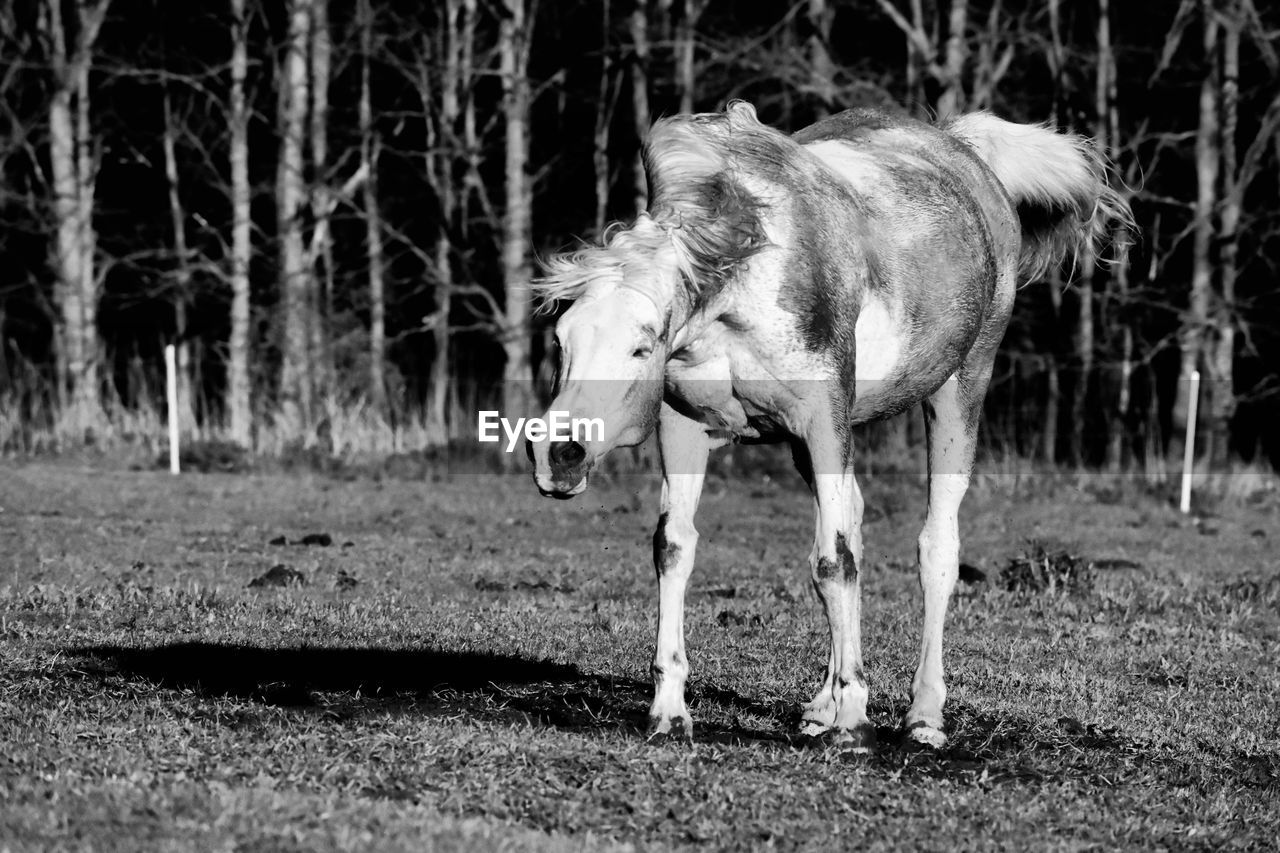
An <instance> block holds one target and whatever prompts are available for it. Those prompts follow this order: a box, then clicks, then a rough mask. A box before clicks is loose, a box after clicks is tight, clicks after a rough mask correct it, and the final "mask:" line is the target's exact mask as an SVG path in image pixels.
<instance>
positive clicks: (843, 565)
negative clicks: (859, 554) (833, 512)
mask: <svg viewBox="0 0 1280 853" xmlns="http://www.w3.org/2000/svg"><path fill="white" fill-rule="evenodd" d="M836 559H837V560H838V561H839V563H840V573H841V575H842V576H843V577H844V580H845V582H847V583H852V582H854V581H856V580H857V579H858V563H857V561H856V560H854V559H853V552H852V551H850V550H849V543H848V541H847V540H846V539H845V538H844V534H843V533H837V534H836Z"/></svg>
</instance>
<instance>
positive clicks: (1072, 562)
mask: <svg viewBox="0 0 1280 853" xmlns="http://www.w3.org/2000/svg"><path fill="white" fill-rule="evenodd" d="M1093 569H1094V566H1093V563H1091V562H1090V561H1089V560H1086V559H1085V558H1084V557H1082V556H1080V555H1079V554H1075V553H1072V552H1071V551H1070V550H1069V549H1067V548H1066V547H1064V546H1062V545H1056V544H1047V543H1044V542H1039V541H1037V540H1034V539H1033V540H1031V541H1030V542H1029V543H1028V545H1027V550H1026V551H1025V552H1024V553H1022V554H1020V555H1019V556H1017V557H1013V558H1011V559H1010V560H1009V562H1008V564H1007V565H1005V567H1004V568H1003V569H1001V570H1000V583H1001V585H1002V586H1004V588H1005V589H1007V590H1009V591H1010V592H1034V593H1044V592H1047V593H1050V594H1053V593H1065V594H1070V595H1087V594H1088V593H1089V591H1090V590H1091V589H1093V577H1094V572H1093Z"/></svg>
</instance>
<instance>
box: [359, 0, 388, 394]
mask: <svg viewBox="0 0 1280 853" xmlns="http://www.w3.org/2000/svg"><path fill="white" fill-rule="evenodd" d="M359 14H360V111H359V122H360V165H361V167H362V168H363V169H364V170H365V171H366V172H367V173H368V178H367V179H366V180H365V183H364V190H363V194H364V224H365V253H366V254H365V258H366V263H367V264H368V266H369V404H370V406H372V407H373V410H374V411H375V412H377V413H378V416H379V417H382V418H386V417H387V414H388V413H387V376H386V363H387V321H386V310H387V309H386V294H385V292H384V291H385V286H384V283H383V277H382V270H383V253H382V216H381V214H380V212H379V210H378V140H377V136H376V135H375V133H374V128H373V91H372V81H371V79H370V76H371V75H370V66H369V63H370V58H371V57H372V55H373V7H372V4H371V0H360V13H359Z"/></svg>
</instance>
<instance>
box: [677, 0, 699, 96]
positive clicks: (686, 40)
mask: <svg viewBox="0 0 1280 853" xmlns="http://www.w3.org/2000/svg"><path fill="white" fill-rule="evenodd" d="M706 2H707V0H684V14H683V15H682V16H681V18H680V24H679V26H678V27H677V28H676V44H675V52H676V91H677V92H678V93H679V94H680V112H681V113H685V114H688V113H691V112H693V108H694V103H695V97H694V96H695V94H696V92H695V88H696V83H695V73H696V63H695V62H694V57H695V53H696V50H697V41H698V39H697V35H698V19H699V18H700V17H702V9H703V7H704V6H705V5H706Z"/></svg>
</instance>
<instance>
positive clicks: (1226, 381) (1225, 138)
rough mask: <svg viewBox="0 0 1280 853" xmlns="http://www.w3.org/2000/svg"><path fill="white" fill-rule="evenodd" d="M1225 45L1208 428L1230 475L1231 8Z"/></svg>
mask: <svg viewBox="0 0 1280 853" xmlns="http://www.w3.org/2000/svg"><path fill="white" fill-rule="evenodd" d="M1230 5H1231V8H1230V10H1229V13H1228V14H1227V15H1226V16H1224V23H1225V25H1224V27H1223V40H1222V88H1221V116H1222V132H1221V148H1222V214H1221V219H1220V221H1219V223H1218V245H1219V246H1220V251H1219V255H1218V276H1219V281H1220V284H1221V296H1220V298H1219V299H1217V300H1216V301H1215V304H1214V310H1213V311H1212V315H1211V318H1210V319H1211V322H1212V324H1213V329H1212V331H1213V340H1212V344H1211V345H1210V346H1209V347H1208V353H1207V354H1206V355H1207V357H1206V364H1207V367H1208V369H1209V370H1208V372H1209V383H1208V387H1209V395H1208V400H1207V402H1208V404H1209V406H1208V415H1209V418H1208V424H1207V425H1206V429H1205V438H1206V442H1205V443H1206V445H1207V448H1208V458H1209V465H1210V467H1211V468H1212V469H1213V470H1215V471H1225V470H1226V468H1227V466H1228V464H1229V462H1230V457H1231V418H1232V417H1233V416H1234V415H1235V409H1236V396H1235V388H1234V384H1235V381H1234V380H1235V372H1234V366H1235V349H1236V347H1235V343H1236V325H1235V323H1236V321H1235V301H1236V275H1237V270H1238V268H1239V254H1240V234H1239V231H1240V201H1241V193H1240V192H1239V191H1238V188H1237V184H1238V182H1239V181H1240V180H1241V175H1240V173H1239V171H1238V167H1237V164H1236V128H1237V125H1238V123H1239V122H1238V119H1239V109H1240V26H1241V21H1240V17H1241V16H1240V10H1239V7H1238V5H1237V4H1234V3H1233V4H1230Z"/></svg>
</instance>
